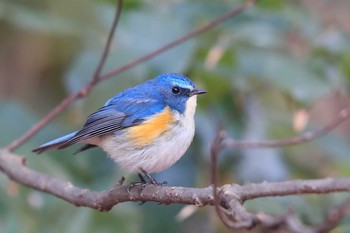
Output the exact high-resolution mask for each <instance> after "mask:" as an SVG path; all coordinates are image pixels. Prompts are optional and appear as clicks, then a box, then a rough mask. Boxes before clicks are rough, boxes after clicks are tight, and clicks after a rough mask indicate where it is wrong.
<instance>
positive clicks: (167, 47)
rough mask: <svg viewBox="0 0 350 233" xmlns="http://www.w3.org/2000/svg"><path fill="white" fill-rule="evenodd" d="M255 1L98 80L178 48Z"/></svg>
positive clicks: (240, 11)
mask: <svg viewBox="0 0 350 233" xmlns="http://www.w3.org/2000/svg"><path fill="white" fill-rule="evenodd" d="M256 1H257V0H249V1H247V2H246V3H245V4H243V5H241V6H239V7H237V8H235V9H233V10H231V11H229V12H227V13H225V14H223V15H222V16H220V17H218V18H216V19H214V20H212V21H210V22H209V23H207V24H204V25H203V26H200V27H198V28H196V29H195V30H193V31H191V32H189V33H187V34H185V35H183V36H181V37H180V38H178V39H176V40H174V41H172V42H170V43H168V44H166V45H164V46H163V47H160V48H159V49H156V50H154V51H152V52H150V53H148V54H146V55H144V56H142V57H140V58H137V59H135V60H134V61H132V62H129V63H128V64H125V65H123V66H121V67H119V68H117V69H115V70H112V71H110V72H108V73H106V74H104V75H102V76H101V77H100V79H101V80H104V79H108V78H110V77H111V76H114V75H118V74H120V73H122V72H124V71H126V70H128V69H130V68H132V67H134V66H136V65H138V64H141V63H142V62H145V61H146V60H149V59H151V58H153V57H155V56H157V55H159V54H161V53H163V52H165V51H167V50H169V49H171V48H173V47H175V46H178V45H180V44H182V43H184V42H185V41H187V40H189V39H191V38H193V37H195V36H198V35H199V34H202V33H203V32H206V31H208V30H209V29H211V28H213V27H215V26H216V25H218V24H220V23H222V22H224V21H226V20H228V19H230V18H232V17H234V16H237V15H239V14H240V13H242V12H243V11H244V10H246V9H247V8H249V7H251V6H253V5H254V4H255V2H256Z"/></svg>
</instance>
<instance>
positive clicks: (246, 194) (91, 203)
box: [0, 150, 350, 232]
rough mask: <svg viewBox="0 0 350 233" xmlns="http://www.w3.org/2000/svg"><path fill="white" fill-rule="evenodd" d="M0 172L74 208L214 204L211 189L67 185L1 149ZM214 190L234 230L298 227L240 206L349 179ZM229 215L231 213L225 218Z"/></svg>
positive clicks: (341, 187)
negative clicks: (99, 189) (145, 203)
mask: <svg viewBox="0 0 350 233" xmlns="http://www.w3.org/2000/svg"><path fill="white" fill-rule="evenodd" d="M0 170H1V171H2V172H3V173H4V174H6V175H7V176H8V177H9V178H10V179H12V180H14V181H17V182H18V183H21V184H23V185H26V186H28V187H30V188H33V189H36V190H40V191H43V192H46V193H49V194H52V195H54V196H57V197H59V198H61V199H63V200H65V201H67V202H69V203H72V204H74V205H76V206H86V207H90V208H94V209H98V210H100V211H108V210H110V209H111V208H112V207H113V206H115V205H117V204H118V203H121V202H127V201H135V202H139V201H152V202H157V203H162V204H171V203H179V204H190V205H197V206H204V205H213V204H214V200H213V188H212V187H207V188H187V187H166V186H164V187H155V186H152V185H147V186H146V187H145V188H144V189H143V190H142V191H140V190H139V189H138V188H133V189H131V193H128V191H127V187H126V186H123V185H120V184H117V185H115V186H114V187H112V188H110V189H108V190H106V191H102V192H96V191H92V190H88V189H84V188H79V187H77V186H74V185H73V184H71V183H70V182H66V181H63V180H60V179H58V178H54V177H50V176H48V175H45V174H42V173H40V172H37V171H34V170H32V169H30V168H28V167H26V165H25V162H24V159H21V158H20V157H19V156H17V155H14V154H11V153H10V152H9V151H7V150H0ZM217 191H218V193H219V199H218V200H220V201H219V202H218V203H219V204H220V209H221V211H222V212H223V213H224V214H225V215H226V216H224V218H226V219H227V220H229V219H230V218H232V219H234V221H235V223H234V224H233V226H234V227H235V228H251V227H253V226H255V225H256V224H261V226H265V227H268V226H270V227H275V226H276V225H278V224H281V222H282V220H283V223H285V222H287V221H289V222H292V223H293V224H294V225H297V224H296V220H295V219H294V220H293V219H292V217H284V216H282V217H275V216H270V215H267V214H260V213H258V214H255V213H249V212H247V211H246V210H245V208H244V207H243V203H244V202H245V201H247V200H251V199H255V198H260V197H267V196H286V195H297V194H311V193H314V194H322V193H332V192H350V178H326V179H318V180H295V181H286V182H265V183H261V184H249V185H237V184H231V185H224V186H221V187H218V188H217ZM233 207H234V208H233ZM228 213H230V214H229V215H228ZM286 216H289V215H286ZM300 224H301V223H300ZM304 232H306V231H304ZM315 232H316V231H315Z"/></svg>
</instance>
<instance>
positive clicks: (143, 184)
mask: <svg viewBox="0 0 350 233" xmlns="http://www.w3.org/2000/svg"><path fill="white" fill-rule="evenodd" d="M140 171H141V173H142V174H141V173H137V175H138V176H139V178H140V181H139V182H132V183H130V184H129V185H128V187H127V191H128V193H129V194H131V189H132V188H134V187H138V186H139V187H140V193H141V192H142V190H143V189H144V188H145V187H146V186H147V185H149V184H151V185H154V186H163V185H167V182H166V181H164V182H162V183H159V182H157V181H156V179H154V178H153V177H152V176H151V175H150V174H149V173H148V172H147V171H146V170H144V169H143V168H141V167H140ZM142 175H144V176H145V177H147V178H148V181H146V179H145V178H144V177H143V176H142Z"/></svg>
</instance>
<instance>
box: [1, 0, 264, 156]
mask: <svg viewBox="0 0 350 233" xmlns="http://www.w3.org/2000/svg"><path fill="white" fill-rule="evenodd" d="M256 1H257V0H248V1H247V2H246V3H245V4H243V5H241V6H239V7H237V8H235V9H233V10H231V11H229V12H227V13H226V14H223V15H221V16H219V17H217V18H216V19H214V20H212V21H210V22H209V23H207V24H205V25H203V26H201V27H198V28H196V29H194V30H193V31H190V32H189V33H187V34H185V35H183V36H181V37H180V38H178V39H176V40H174V41H172V42H170V43H168V44H166V45H164V46H163V47H160V48H159V49H156V50H154V51H152V52H150V53H148V54H146V55H144V56H142V57H140V58H137V59H135V60H133V61H131V62H129V63H127V64H125V65H123V66H121V67H119V68H117V69H115V70H112V71H110V72H108V73H106V74H103V75H99V73H100V71H101V70H102V66H103V64H104V61H105V59H106V58H105V56H106V57H107V54H106V52H108V51H109V47H110V45H109V43H110V42H109V43H107V44H106V47H105V52H104V53H103V55H102V58H101V61H100V65H98V68H97V69H96V72H95V75H94V76H93V77H92V78H91V79H90V82H88V83H87V84H86V85H85V86H83V87H82V88H81V89H80V90H79V91H77V92H75V93H73V94H71V95H70V96H68V97H67V98H65V99H64V100H62V101H61V102H60V103H59V104H58V105H57V106H56V107H55V108H54V109H53V110H51V111H50V112H49V113H48V114H47V115H46V116H45V117H44V118H43V119H42V120H40V121H39V122H38V123H37V124H35V125H34V126H33V127H32V128H30V129H29V130H28V131H27V132H26V133H24V134H23V135H22V136H21V137H19V138H18V139H15V140H14V141H13V142H12V143H11V144H10V145H8V146H7V147H6V149H7V150H9V151H13V150H15V149H16V148H18V147H19V146H20V145H22V144H23V143H25V142H26V141H27V140H28V139H29V138H31V137H32V136H33V135H34V134H36V133H37V132H38V131H39V130H40V129H41V128H43V127H44V126H45V125H47V124H48V123H49V122H50V121H52V120H53V119H54V118H55V117H56V116H57V115H58V114H59V113H60V112H62V111H63V110H64V109H65V108H66V107H67V106H68V105H69V104H71V103H73V102H74V101H76V100H78V99H80V98H82V97H84V96H86V95H87V94H89V92H90V91H91V89H92V88H93V87H94V86H96V85H97V84H98V83H99V82H100V81H103V80H106V79H108V78H111V77H112V76H115V75H118V74H120V73H122V72H124V71H126V70H128V69H130V68H132V67H134V66H136V65H138V64H140V63H142V62H144V61H146V60H149V59H151V58H153V57H155V56H157V55H159V54H161V53H163V52H165V51H167V50H169V49H171V48H173V47H175V46H177V45H180V44H182V43H183V42H185V41H187V40H189V39H191V38H193V37H195V36H198V35H199V34H202V33H204V32H206V31H208V30H209V29H211V28H213V27H215V26H216V25H218V24H219V23H222V22H224V21H226V20H228V19H230V18H232V17H234V16H237V15H239V14H240V13H241V12H243V11H244V10H245V9H247V8H249V7H251V6H252V5H253V4H254V3H255V2H256ZM118 5H119V6H120V8H121V1H119V2H118ZM119 15H120V9H119V7H118V8H117V13H116V17H115V21H114V23H113V26H112V28H111V32H110V35H113V32H114V31H113V30H114V29H115V27H116V25H117V22H118V19H119ZM109 38H110V40H111V37H109ZM96 74H98V75H96Z"/></svg>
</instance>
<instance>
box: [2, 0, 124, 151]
mask: <svg viewBox="0 0 350 233" xmlns="http://www.w3.org/2000/svg"><path fill="white" fill-rule="evenodd" d="M122 7H123V0H118V4H117V7H116V12H115V17H114V20H113V23H112V27H111V30H110V32H109V34H108V38H107V42H106V44H105V47H104V50H103V53H102V55H101V59H100V61H99V63H98V65H97V67H96V70H95V73H94V75H93V76H92V77H91V79H90V81H89V82H88V83H87V84H86V85H85V86H84V87H82V88H81V89H80V90H79V91H77V92H75V93H73V94H71V95H69V96H68V97H66V98H65V99H63V100H62V101H61V103H59V104H58V105H57V106H56V107H55V108H53V109H52V110H51V111H50V112H49V113H48V114H47V115H46V116H45V117H44V118H43V119H42V120H40V121H39V122H38V123H37V124H35V125H34V126H33V127H32V128H30V129H29V130H28V131H27V132H25V133H24V134H23V135H22V136H21V137H19V138H18V139H15V140H14V141H12V142H11V143H10V144H9V145H8V146H7V147H6V149H7V150H9V151H13V150H15V149H16V148H18V147H19V146H20V145H22V144H23V143H25V142H26V141H27V140H28V139H29V138H31V137H32V136H33V135H34V134H35V133H37V132H38V131H39V130H40V129H41V128H43V127H44V126H45V125H47V124H48V123H49V122H50V121H51V120H53V119H54V118H55V117H56V116H57V115H58V114H59V113H60V112H62V111H63V110H64V109H65V108H66V107H67V106H68V105H69V104H71V103H72V102H74V101H76V100H78V99H80V98H81V97H84V96H86V95H87V94H88V93H90V91H91V89H92V88H93V87H94V86H95V85H96V84H97V83H98V82H99V77H100V75H101V71H102V68H103V66H104V64H105V63H106V59H107V57H108V54H109V51H110V48H111V45H112V41H113V37H114V34H115V30H116V28H117V25H118V23H119V19H120V15H121V13H122Z"/></svg>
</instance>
